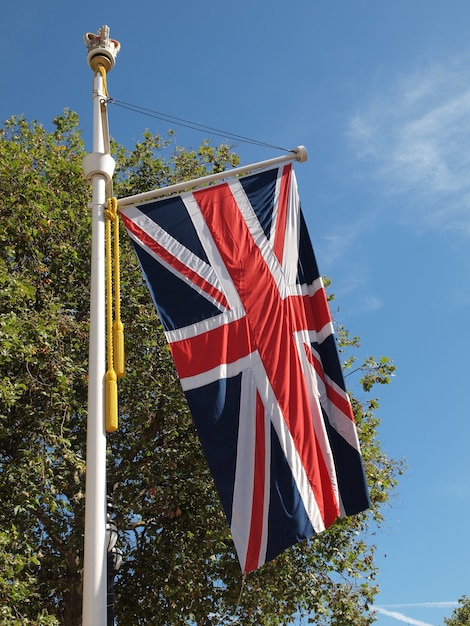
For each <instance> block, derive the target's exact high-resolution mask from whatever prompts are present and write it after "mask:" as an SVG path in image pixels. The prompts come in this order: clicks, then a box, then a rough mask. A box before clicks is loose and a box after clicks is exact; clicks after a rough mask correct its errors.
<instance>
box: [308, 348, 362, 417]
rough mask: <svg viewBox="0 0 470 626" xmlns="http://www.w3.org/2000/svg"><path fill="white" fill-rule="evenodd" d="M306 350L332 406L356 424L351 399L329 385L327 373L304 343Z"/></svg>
mask: <svg viewBox="0 0 470 626" xmlns="http://www.w3.org/2000/svg"><path fill="white" fill-rule="evenodd" d="M304 348H305V353H306V355H307V359H308V361H309V363H310V365H312V366H313V368H314V369H315V372H316V374H317V376H319V377H320V378H321V379H322V381H323V384H324V385H325V389H326V395H327V397H328V400H329V401H330V402H331V403H332V404H334V405H335V407H336V408H337V409H339V410H340V411H341V413H343V414H344V415H346V417H349V419H350V420H351V421H353V422H354V414H353V411H352V407H351V403H350V402H349V399H348V398H347V396H346V392H345V395H344V396H343V395H341V394H340V393H338V392H337V391H336V389H333V387H332V386H331V385H329V384H328V383H327V381H326V379H325V372H324V371H323V367H322V365H321V363H320V361H319V360H318V359H317V358H315V356H314V355H313V353H312V350H311V349H310V346H308V345H307V344H305V343H304Z"/></svg>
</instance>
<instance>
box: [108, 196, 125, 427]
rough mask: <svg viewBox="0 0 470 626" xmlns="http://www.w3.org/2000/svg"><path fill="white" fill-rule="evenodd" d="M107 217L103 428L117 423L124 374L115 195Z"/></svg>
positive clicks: (109, 202) (110, 202) (110, 200)
mask: <svg viewBox="0 0 470 626" xmlns="http://www.w3.org/2000/svg"><path fill="white" fill-rule="evenodd" d="M104 215H105V218H106V229H105V235H106V342H107V372H106V376H105V386H106V392H105V393H106V410H105V414H106V430H107V432H111V433H112V432H114V431H115V430H117V427H118V398H117V379H118V378H122V377H123V376H124V370H125V366H124V326H123V324H122V322H121V297H120V291H121V284H120V275H119V273H120V263H119V219H118V212H117V199H116V198H114V197H113V198H109V199H108V208H107V209H106V210H105V211H104ZM111 222H114V238H113V239H114V309H115V316H116V319H115V321H114V323H113V255H112V253H111Z"/></svg>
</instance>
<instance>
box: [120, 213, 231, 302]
mask: <svg viewBox="0 0 470 626" xmlns="http://www.w3.org/2000/svg"><path fill="white" fill-rule="evenodd" d="M120 215H121V217H122V219H123V220H124V223H125V225H126V228H127V229H128V230H129V231H130V232H131V233H133V234H134V235H135V236H136V237H137V239H139V241H141V242H142V243H143V244H145V245H146V246H147V247H148V248H150V250H152V251H153V252H154V253H155V254H156V255H158V256H159V257H160V258H161V259H162V260H163V261H165V262H166V263H167V264H168V265H170V266H171V267H173V268H174V269H175V270H176V271H177V272H179V273H180V274H182V275H183V276H185V277H186V278H188V279H189V280H190V281H191V282H192V283H194V284H195V285H197V286H198V287H199V288H200V290H201V291H203V292H204V293H206V294H208V295H209V296H210V297H211V298H213V299H214V300H215V301H216V302H218V303H219V304H221V305H222V306H223V307H225V308H226V309H229V308H230V305H229V303H228V302H227V299H226V297H225V296H224V294H223V293H222V292H221V291H220V290H219V289H217V288H216V287H214V285H211V284H210V283H209V282H207V280H205V279H204V278H202V276H200V275H199V274H197V273H196V272H195V271H193V270H192V269H191V268H190V267H188V266H187V265H185V264H184V263H182V262H181V261H180V260H179V259H178V258H177V257H175V256H174V255H173V254H171V253H170V252H169V251H168V250H166V248H164V247H163V246H162V245H160V244H159V243H158V242H157V241H155V239H153V238H152V237H151V236H150V235H149V234H147V233H146V232H145V230H143V229H142V228H141V227H140V226H138V225H137V224H136V223H135V222H133V221H132V220H131V219H129V218H128V217H127V215H125V214H124V213H121V214H120Z"/></svg>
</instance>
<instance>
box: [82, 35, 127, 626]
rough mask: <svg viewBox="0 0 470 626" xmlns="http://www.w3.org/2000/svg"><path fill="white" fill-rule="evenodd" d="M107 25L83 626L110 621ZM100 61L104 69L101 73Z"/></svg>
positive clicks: (97, 171) (93, 166) (95, 46)
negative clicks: (106, 409) (106, 393)
mask: <svg viewBox="0 0 470 626" xmlns="http://www.w3.org/2000/svg"><path fill="white" fill-rule="evenodd" d="M108 33H109V29H108V27H107V26H103V27H102V28H101V30H100V31H99V33H98V36H96V35H92V34H91V33H87V34H86V35H85V43H86V44H87V47H88V50H89V53H88V64H89V65H90V67H91V69H92V70H93V72H94V79H93V152H91V153H90V154H88V155H87V156H86V157H85V159H84V160H83V170H84V172H85V175H86V177H87V179H88V180H89V181H90V182H91V186H92V201H91V204H90V208H91V211H92V251H91V288H90V289H91V290H90V338H89V341H90V343H89V365H88V375H89V379H88V418H87V450H86V494H85V537H84V540H85V550H84V566H83V615H82V624H83V626H105V624H106V621H107V609H106V595H107V584H106V583H107V577H106V566H107V563H106V560H107V541H106V432H105V418H104V380H105V373H106V371H105V370H106V328H105V304H106V303H105V254H104V252H105V245H104V242H105V218H104V210H105V208H106V207H105V202H106V186H107V185H108V184H109V183H110V182H111V178H112V175H113V172H114V166H115V163H114V159H113V158H112V157H111V155H110V154H109V151H108V148H107V146H106V139H105V131H106V132H107V128H105V124H104V123H103V120H105V113H106V98H107V96H106V93H105V91H106V88H105V76H106V72H107V71H109V70H110V69H111V68H112V67H113V66H114V58H115V55H116V54H117V52H118V50H119V44H118V43H117V42H114V41H113V40H110V39H108ZM100 66H101V67H102V68H103V69H104V73H103V74H102V73H101V71H100V69H99V68H100Z"/></svg>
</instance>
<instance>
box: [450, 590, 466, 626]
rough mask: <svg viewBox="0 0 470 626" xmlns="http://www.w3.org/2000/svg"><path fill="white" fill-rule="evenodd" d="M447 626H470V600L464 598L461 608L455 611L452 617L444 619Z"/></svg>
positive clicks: (460, 603) (461, 601)
mask: <svg viewBox="0 0 470 626" xmlns="http://www.w3.org/2000/svg"><path fill="white" fill-rule="evenodd" d="M444 622H445V625H446V626H470V598H469V597H468V596H462V598H460V600H459V606H458V607H457V608H456V609H454V611H453V613H452V616H451V617H449V618H444Z"/></svg>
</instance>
